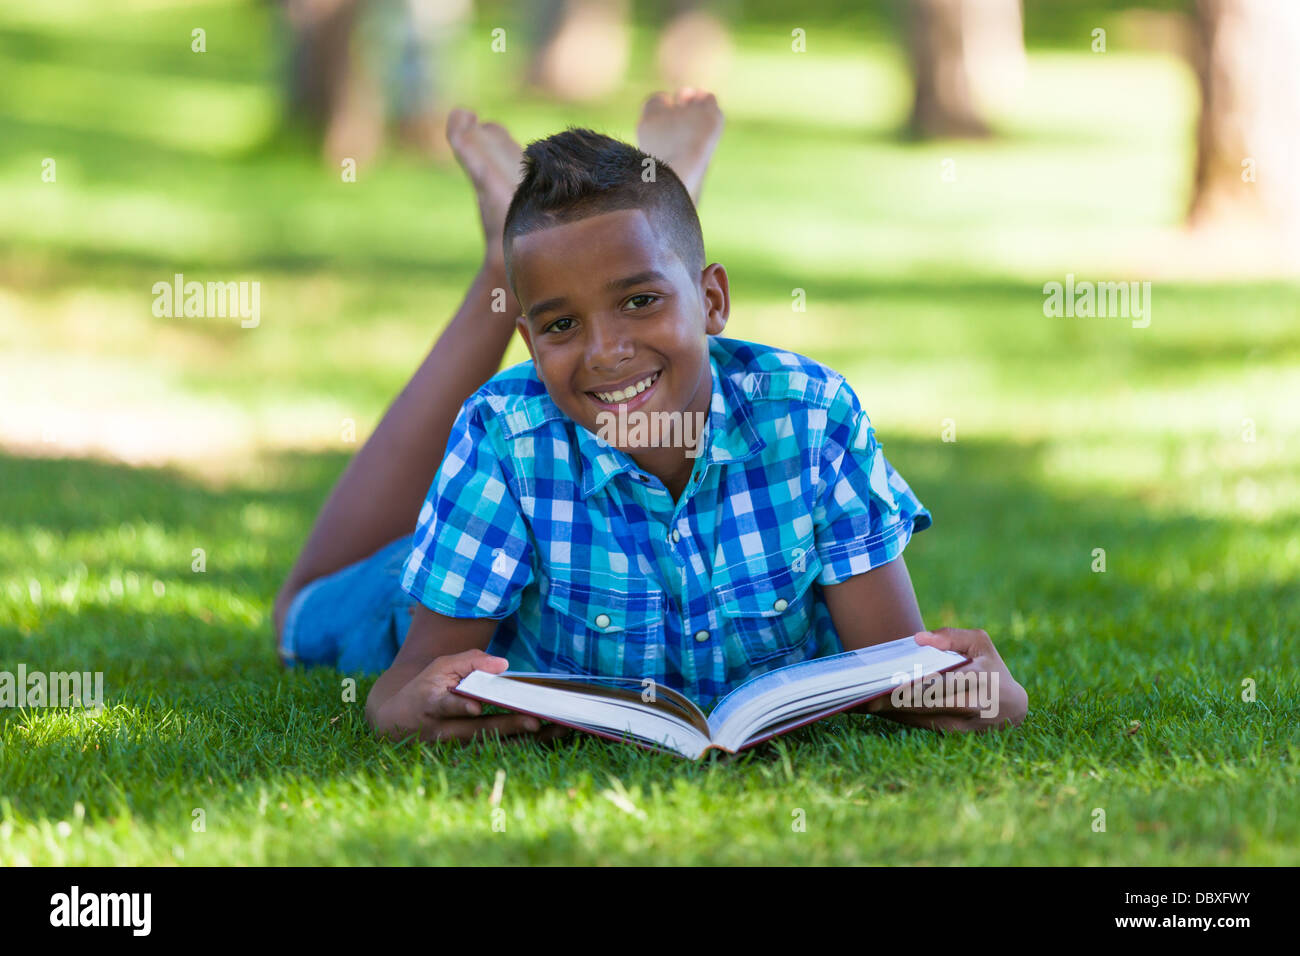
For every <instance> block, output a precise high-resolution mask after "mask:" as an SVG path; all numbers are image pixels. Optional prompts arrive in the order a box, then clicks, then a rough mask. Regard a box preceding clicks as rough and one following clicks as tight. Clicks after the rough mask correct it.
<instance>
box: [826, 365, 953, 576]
mask: <svg viewBox="0 0 1300 956" xmlns="http://www.w3.org/2000/svg"><path fill="white" fill-rule="evenodd" d="M930 524H931V517H930V512H929V510H927V509H926V507H925V506H924V505H922V504H921V502H920V501H919V500H918V499H917V497H916V495H915V494H913V493H912V489H911V488H910V487H908V484H907V482H906V481H904V480H903V477H902V476H901V475H900V474H898V472H896V471H895V470H894V468H893V466H892V465H891V464H890V463H889V460H888V459H886V458H885V453H884V446H883V445H882V444H881V443H880V442H879V441H878V440H877V439H876V432H875V429H874V428H873V427H872V426H871V420H870V419H869V418H868V417H867V413H866V412H865V411H863V410H862V406H861V404H860V403H859V402H858V397H857V395H855V394H854V393H853V390H852V389H851V388H850V387H849V384H848V383H847V382H844V383H843V384H841V386H840V388H839V389H838V391H837V392H836V395H835V398H834V400H833V401H832V403H831V406H830V408H829V409H828V410H827V415H826V433H825V438H824V441H823V444H822V448H821V452H820V456H819V470H818V480H817V505H816V509H815V510H814V513H813V527H814V534H815V536H816V548H817V555H818V557H819V558H820V559H821V563H822V571H821V573H820V575H819V576H818V578H817V580H818V583H820V584H823V585H825V584H838V583H840V582H841V581H844V580H846V579H847V578H851V577H853V576H854V575H856V574H862V573H864V572H866V571H870V570H871V569H872V568H877V567H879V566H880V565H882V564H888V563H889V562H890V561H893V560H894V559H895V558H897V557H898V556H899V555H900V554H902V553H903V549H904V548H905V547H907V542H908V541H909V540H911V537H912V534H913V533H915V532H917V531H923V530H924V529H926V528H928V527H929V526H930Z"/></svg>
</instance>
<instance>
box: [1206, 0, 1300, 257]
mask: <svg viewBox="0 0 1300 956" xmlns="http://www.w3.org/2000/svg"><path fill="white" fill-rule="evenodd" d="M1196 19H1197V41H1198V42H1197V45H1196V52H1195V63H1194V64H1193V65H1194V66H1195V68H1196V72H1197V75H1198V78H1199V80H1200V86H1201V96H1202V108H1201V118H1200V124H1199V128H1198V130H1197V156H1196V186H1195V195H1194V196H1193V199H1192V204H1191V211H1190V224H1191V225H1192V226H1193V227H1200V228H1210V227H1214V228H1221V227H1238V228H1246V229H1252V230H1256V231H1261V230H1268V231H1272V230H1280V231H1281V232H1284V233H1289V234H1290V235H1291V236H1292V237H1294V236H1295V234H1296V232H1297V228H1298V227H1300V2H1296V0H1198V2H1197V4H1196Z"/></svg>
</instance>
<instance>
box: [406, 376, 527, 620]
mask: <svg viewBox="0 0 1300 956" xmlns="http://www.w3.org/2000/svg"><path fill="white" fill-rule="evenodd" d="M488 413H490V409H489V408H487V407H486V406H485V405H484V404H483V403H481V402H477V401H475V400H474V399H473V398H471V399H470V401H468V402H467V403H466V404H465V405H463V406H462V407H461V410H460V412H459V414H458V415H457V416H456V421H455V423H454V424H453V425H452V429H451V436H450V437H449V438H448V440H447V453H446V455H445V456H444V458H443V460H442V465H441V466H440V467H439V469H438V474H437V475H436V476H434V479H433V484H432V486H431V487H430V489H429V494H428V496H427V497H426V499H425V502H424V505H423V507H422V508H421V509H420V518H419V522H418V523H417V525H416V530H415V537H414V539H413V542H412V547H411V554H410V556H409V557H408V558H407V560H406V564H405V566H404V567H403V570H402V589H403V590H405V591H406V592H407V593H408V594H410V595H411V596H412V597H413V598H415V599H416V600H417V601H419V602H420V603H421V604H423V605H424V606H425V607H427V608H428V609H429V610H431V611H436V612H438V613H439V614H444V615H446V616H448V617H462V618H485V617H486V618H503V617H506V616H507V615H509V614H512V613H513V612H514V611H515V610H517V609H518V607H519V602H520V600H521V597H522V594H523V590H524V588H525V587H526V586H527V585H528V584H530V583H531V582H532V580H533V571H532V556H533V546H532V542H531V540H530V535H529V531H528V526H527V524H526V522H525V520H524V515H523V511H522V510H521V508H520V506H519V501H518V499H517V498H516V497H515V494H514V491H513V490H512V488H511V485H510V482H509V481H508V479H507V477H506V472H505V469H504V468H503V465H502V462H501V458H500V456H499V455H498V454H497V451H496V446H495V444H494V443H493V441H492V440H491V436H490V435H489V433H488V429H487V427H486V426H485V423H484V421H483V415H485V414H488Z"/></svg>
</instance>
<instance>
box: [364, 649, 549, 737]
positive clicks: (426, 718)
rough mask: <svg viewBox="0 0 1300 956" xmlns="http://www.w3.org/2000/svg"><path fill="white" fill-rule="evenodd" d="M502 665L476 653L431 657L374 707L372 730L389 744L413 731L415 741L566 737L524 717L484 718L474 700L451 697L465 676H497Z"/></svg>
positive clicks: (504, 665) (503, 662)
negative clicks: (495, 736)
mask: <svg viewBox="0 0 1300 956" xmlns="http://www.w3.org/2000/svg"><path fill="white" fill-rule="evenodd" d="M508 666H509V662H508V661H507V660H506V659H505V658H504V657H493V656H492V655H491V654H488V653H486V652H485V651H480V650H469V651H462V652H461V653H459V654H450V655H447V656H446V657H438V658H435V659H434V661H433V663H431V664H430V665H429V666H428V667H426V668H425V669H424V670H423V671H421V672H420V673H418V674H417V675H416V676H415V677H414V678H412V679H411V680H410V681H408V682H407V684H406V686H404V687H403V688H402V689H401V690H400V691H398V692H397V693H396V694H394V695H393V696H392V697H391V698H389V699H388V701H386V702H385V703H384V705H383V706H382V707H380V709H379V713H378V715H377V716H378V719H377V720H376V729H377V730H378V731H380V732H381V733H383V734H384V735H385V736H387V737H389V738H390V739H392V740H401V739H402V738H404V737H406V736H408V735H409V734H411V733H412V732H417V731H418V733H419V736H420V739H421V740H469V739H470V738H472V737H476V736H491V735H492V733H493V732H496V733H499V734H500V735H501V736H502V737H504V738H511V737H518V736H519V735H523V734H536V736H537V739H538V740H551V739H553V738H555V737H561V736H564V735H566V734H568V733H571V732H572V728H569V727H564V726H562V725H560V724H546V725H543V722H542V721H541V720H539V719H538V718H536V717H531V716H528V715H526V714H500V715H494V716H491V717H484V716H482V714H483V705H482V704H481V703H480V702H479V701H477V700H472V699H470V698H468V697H462V696H461V695H460V694H455V693H452V691H453V690H454V689H455V687H456V685H457V684H459V683H460V682H461V681H462V680H463V679H464V678H465V677H467V676H469V673H470V672H471V671H476V670H480V671H487V672H488V673H489V674H500V673H501V672H502V671H504V670H505V669H506V668H507V667H508Z"/></svg>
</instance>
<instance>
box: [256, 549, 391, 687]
mask: <svg viewBox="0 0 1300 956" xmlns="http://www.w3.org/2000/svg"><path fill="white" fill-rule="evenodd" d="M413 537H414V535H413V534H410V535H407V536H406V537H404V538H399V539H398V540H396V541H394V542H393V543H392V544H389V545H386V546H385V547H383V548H380V549H379V550H378V551H376V552H375V553H374V554H372V555H370V557H368V558H363V559H361V560H360V561H358V562H357V563H356V564H350V565H348V566H347V567H346V568H343V569H342V570H341V571H335V572H334V573H333V574H330V575H327V576H325V577H323V578H318V579H317V580H315V581H312V582H311V583H310V584H308V585H307V586H306V587H304V588H303V589H302V590H301V591H299V592H298V594H297V595H296V596H295V597H294V599H293V602H292V603H291V604H290V605H289V610H288V612H287V613H286V614H285V618H284V628H283V630H282V631H281V633H280V660H281V661H282V662H283V663H284V665H285V666H286V667H333V668H336V669H338V670H340V671H344V672H347V673H363V674H381V673H383V672H384V671H386V670H387V669H388V668H389V666H390V665H391V664H392V663H393V658H394V657H396V656H397V650H398V648H399V647H401V646H402V643H403V642H404V641H405V640H406V633H407V631H409V630H410V628H411V617H412V616H413V615H414V613H415V607H416V604H417V602H416V600H415V598H413V597H411V596H410V595H409V594H407V593H406V592H405V591H404V590H402V566H403V565H404V564H405V563H406V558H407V556H408V555H409V554H410V553H411V541H412V538H413Z"/></svg>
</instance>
